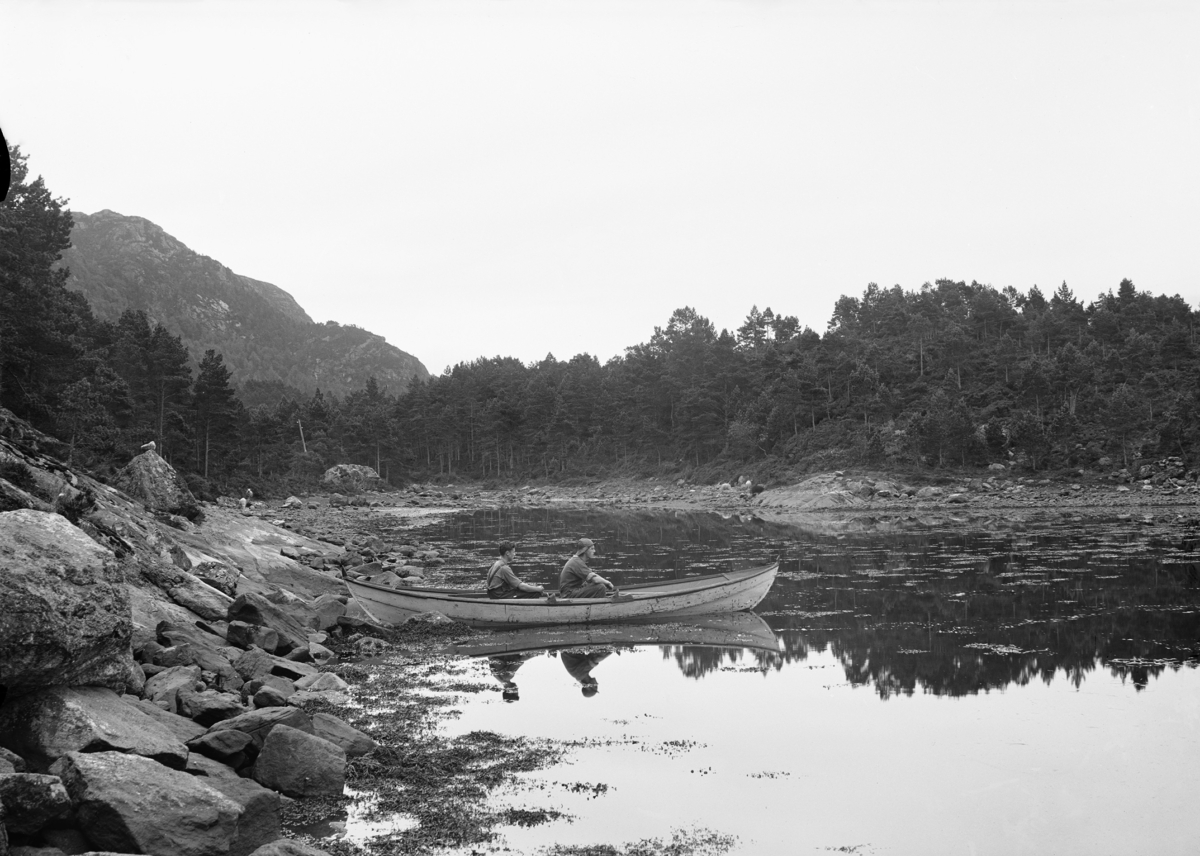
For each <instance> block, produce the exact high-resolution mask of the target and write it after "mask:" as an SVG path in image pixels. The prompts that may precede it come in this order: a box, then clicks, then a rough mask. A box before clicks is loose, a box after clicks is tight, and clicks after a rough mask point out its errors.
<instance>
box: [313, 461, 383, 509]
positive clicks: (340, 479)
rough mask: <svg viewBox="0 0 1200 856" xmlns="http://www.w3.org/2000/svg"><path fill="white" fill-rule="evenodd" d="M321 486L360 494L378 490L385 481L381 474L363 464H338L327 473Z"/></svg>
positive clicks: (322, 478)
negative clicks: (360, 492) (363, 491)
mask: <svg viewBox="0 0 1200 856" xmlns="http://www.w3.org/2000/svg"><path fill="white" fill-rule="evenodd" d="M321 484H322V485H323V486H325V487H326V488H328V489H329V490H340V491H343V492H346V493H358V492H359V491H361V490H372V489H378V488H380V487H381V486H382V485H383V481H382V480H381V479H380V478H379V473H377V472H375V470H373V469H371V468H370V467H367V466H363V465H362V464H336V465H334V466H332V467H330V468H329V469H327V470H326V471H325V475H324V476H322V477H321ZM332 499H333V497H330V500H331V501H332Z"/></svg>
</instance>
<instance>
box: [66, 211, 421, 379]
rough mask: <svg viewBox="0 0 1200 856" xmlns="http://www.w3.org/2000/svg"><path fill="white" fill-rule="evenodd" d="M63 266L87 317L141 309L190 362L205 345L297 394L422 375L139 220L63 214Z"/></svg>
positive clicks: (364, 335) (245, 375)
mask: <svg viewBox="0 0 1200 856" xmlns="http://www.w3.org/2000/svg"><path fill="white" fill-rule="evenodd" d="M72 216H73V217H74V219H75V228H74V230H73V231H72V233H71V243H72V246H71V248H70V249H69V250H68V251H67V252H66V253H65V254H64V255H63V264H64V265H67V266H68V267H69V268H70V271H71V279H70V281H69V283H68V286H69V287H70V288H72V289H74V290H76V291H79V292H81V293H82V294H83V295H84V296H85V297H86V298H87V299H88V301H89V302H90V303H91V305H92V309H93V311H94V312H95V313H96V315H97V317H99V318H101V319H104V320H109V321H111V320H115V319H117V318H118V317H119V316H120V315H121V313H122V312H124V311H125V310H127V309H140V310H143V311H144V312H145V313H146V315H147V316H148V317H149V318H150V320H151V322H152V323H158V324H162V325H163V326H164V327H165V328H167V329H168V330H170V331H171V332H172V333H174V334H175V335H177V336H179V337H180V338H181V339H182V340H183V343H184V345H185V346H186V347H187V348H188V350H189V351H190V352H191V354H192V358H193V359H194V360H199V358H200V357H201V356H202V355H203V353H204V351H205V350H207V349H208V348H213V349H214V350H216V351H217V352H219V353H221V354H223V355H224V357H225V365H226V366H228V367H229V368H230V369H231V370H232V372H233V380H234V382H235V383H237V384H239V385H240V384H244V383H245V382H246V381H250V380H260V381H281V382H283V383H285V384H288V385H290V386H293V387H296V388H297V389H299V390H301V391H302V392H304V393H312V392H313V391H314V390H316V389H318V388H319V389H321V390H322V391H323V392H326V393H333V394H335V395H339V396H340V395H345V394H346V393H347V392H350V391H351V390H354V389H359V388H361V387H362V386H363V385H364V384H365V383H366V380H367V378H369V377H372V376H373V377H375V379H376V380H377V381H378V382H379V385H380V387H381V388H382V389H384V390H387V391H389V392H393V393H397V392H400V391H402V390H403V389H405V388H407V386H408V384H409V382H410V381H412V380H413V379H414V378H418V379H424V378H427V377H429V372H428V371H427V370H426V369H425V366H423V365H422V364H421V361H420V360H418V359H417V358H416V357H414V356H412V355H411V354H407V353H405V352H404V351H401V350H400V349H399V348H397V347H395V346H393V345H389V344H388V343H387V342H386V341H385V340H384V338H383V337H382V336H377V335H375V334H374V333H371V332H369V331H367V330H363V329H360V328H358V327H354V326H342V325H340V324H336V323H334V322H332V321H329V322H326V323H324V324H319V323H316V322H314V321H313V320H312V319H311V318H309V316H308V314H307V313H306V312H305V311H304V310H303V309H302V308H301V307H300V305H299V304H298V303H297V302H296V301H295V299H293V298H292V296H291V295H290V294H288V293H287V292H286V291H284V290H283V289H281V288H279V287H277V286H274V285H272V284H270V283H268V282H260V281H258V280H255V279H251V278H249V277H246V276H241V275H240V274H236V273H234V272H233V271H231V270H230V269H229V268H227V267H225V265H223V264H221V263H220V262H218V261H215V260H214V259H210V258H208V257H207V256H202V255H200V254H199V253H196V252H194V251H192V250H190V249H188V247H187V246H185V245H184V244H183V243H182V242H181V241H179V240H177V239H176V238H174V237H172V236H171V235H168V234H167V233H166V232H164V231H163V230H162V228H160V227H159V226H157V225H155V224H154V223H151V222H150V221H149V220H146V219H144V218H142V217H129V216H125V215H123V214H117V213H116V212H114V211H100V212H98V213H96V214H81V213H79V212H72Z"/></svg>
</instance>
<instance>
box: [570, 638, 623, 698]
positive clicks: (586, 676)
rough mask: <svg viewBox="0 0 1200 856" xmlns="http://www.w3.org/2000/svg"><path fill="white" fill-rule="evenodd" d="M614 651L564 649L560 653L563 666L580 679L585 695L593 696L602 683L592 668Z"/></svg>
mask: <svg viewBox="0 0 1200 856" xmlns="http://www.w3.org/2000/svg"><path fill="white" fill-rule="evenodd" d="M611 653H612V651H611V650H610V651H563V652H562V653H561V654H559V659H560V660H562V664H563V666H564V667H565V668H566V670H567V674H569V675H570V676H571V677H572V678H574V679H575V680H577V681H579V684H580V686H581V687H582V688H583V697H584V698H591V697H592V696H594V695H595V694H596V693H598V692H599V691H600V685H599V683H597V681H596V679H595V678H594V677H592V669H594V668H596V667H597V666H598V665H600V661H601V660H603V659H604V658H605V657H607V656H608V655H609V654H611Z"/></svg>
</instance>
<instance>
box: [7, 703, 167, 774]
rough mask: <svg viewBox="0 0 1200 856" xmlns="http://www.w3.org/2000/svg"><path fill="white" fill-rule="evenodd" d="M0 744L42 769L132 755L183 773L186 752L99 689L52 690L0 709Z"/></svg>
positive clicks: (153, 723)
mask: <svg viewBox="0 0 1200 856" xmlns="http://www.w3.org/2000/svg"><path fill="white" fill-rule="evenodd" d="M0 743H3V745H4V747H5V748H7V749H11V750H12V751H13V752H16V753H17V754H18V755H20V756H21V757H22V758H24V759H25V760H26V761H28V762H29V763H30V764H31V765H32V766H33V767H35V768H37V769H42V770H44V769H46V768H47V767H48V766H49V765H50V763H51V762H52V761H54V760H55V759H56V758H59V757H61V756H63V755H65V754H67V753H68V752H75V751H84V752H97V751H103V750H114V751H117V752H130V753H132V754H134V755H142V756H145V757H147V758H153V759H154V760H156V761H158V762H160V763H163V764H166V765H167V766H170V767H176V768H179V769H182V768H183V766H184V764H185V763H186V762H187V755H188V750H187V747H186V746H184V745H183V743H182V742H180V741H179V740H178V739H176V737H175V735H174V734H173V733H171V732H170V731H169V730H168V729H167V728H166V727H165V726H164V725H162V724H160V723H159V722H158V721H157V720H155V719H153V718H152V717H150V716H149V715H147V714H146V713H143V712H142V711H141V710H139V709H138V708H137V707H134V706H132V705H129V704H126V703H125V702H123V701H121V699H120V697H119V696H118V695H117V694H116V693H114V692H112V690H107V689H104V688H102V687H50V688H48V689H45V690H43V691H42V692H40V693H34V694H32V695H27V696H23V697H21V698H17V699H14V700H12V701H8V702H5V703H4V704H3V705H0Z"/></svg>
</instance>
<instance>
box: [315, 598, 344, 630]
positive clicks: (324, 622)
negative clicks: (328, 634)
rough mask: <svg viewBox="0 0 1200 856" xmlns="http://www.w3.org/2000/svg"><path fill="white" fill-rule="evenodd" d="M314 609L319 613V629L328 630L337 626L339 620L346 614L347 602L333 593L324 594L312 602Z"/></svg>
mask: <svg viewBox="0 0 1200 856" xmlns="http://www.w3.org/2000/svg"><path fill="white" fill-rule="evenodd" d="M312 609H313V611H314V612H315V613H316V614H317V629H318V630H328V629H329V628H330V627H336V626H337V620H338V619H339V618H341V617H342V616H343V615H345V614H346V604H344V603H342V600H341V598H339V597H338V596H337V595H333V594H323V595H321V596H320V597H318V598H317V599H316V600H314V601H313V602H312Z"/></svg>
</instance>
